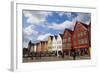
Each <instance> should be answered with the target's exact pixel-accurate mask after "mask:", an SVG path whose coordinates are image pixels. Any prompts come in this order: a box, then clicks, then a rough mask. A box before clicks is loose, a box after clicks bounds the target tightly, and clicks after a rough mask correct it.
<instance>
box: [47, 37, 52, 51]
mask: <svg viewBox="0 0 100 73" xmlns="http://www.w3.org/2000/svg"><path fill="white" fill-rule="evenodd" d="M47 51H49V52H51V51H52V39H51V37H50V36H49V37H48V43H47Z"/></svg>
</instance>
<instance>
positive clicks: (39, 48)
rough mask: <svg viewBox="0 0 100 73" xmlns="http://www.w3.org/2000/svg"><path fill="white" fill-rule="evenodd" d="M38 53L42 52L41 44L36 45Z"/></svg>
mask: <svg viewBox="0 0 100 73" xmlns="http://www.w3.org/2000/svg"><path fill="white" fill-rule="evenodd" d="M36 52H41V43H40V42H39V43H36Z"/></svg>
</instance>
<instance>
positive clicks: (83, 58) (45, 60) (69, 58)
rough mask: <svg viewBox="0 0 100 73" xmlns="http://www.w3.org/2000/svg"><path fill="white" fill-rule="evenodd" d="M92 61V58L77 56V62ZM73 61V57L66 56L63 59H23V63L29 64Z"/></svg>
mask: <svg viewBox="0 0 100 73" xmlns="http://www.w3.org/2000/svg"><path fill="white" fill-rule="evenodd" d="M89 59H91V58H90V56H88V55H86V56H77V57H76V58H75V60H89ZM69 60H73V57H71V56H64V58H62V57H41V58H40V57H33V59H32V58H23V63H28V62H48V61H69Z"/></svg>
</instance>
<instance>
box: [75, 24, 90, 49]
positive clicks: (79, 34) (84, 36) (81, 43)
mask: <svg viewBox="0 0 100 73" xmlns="http://www.w3.org/2000/svg"><path fill="white" fill-rule="evenodd" d="M88 40H89V36H88V30H87V28H86V27H84V25H83V24H81V23H77V24H76V27H75V30H74V33H73V48H88V47H89V41H88Z"/></svg>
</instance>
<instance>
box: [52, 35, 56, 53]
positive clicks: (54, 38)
mask: <svg viewBox="0 0 100 73" xmlns="http://www.w3.org/2000/svg"><path fill="white" fill-rule="evenodd" d="M56 39H57V36H53V39H52V51H55V52H56V51H57V40H56Z"/></svg>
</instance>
